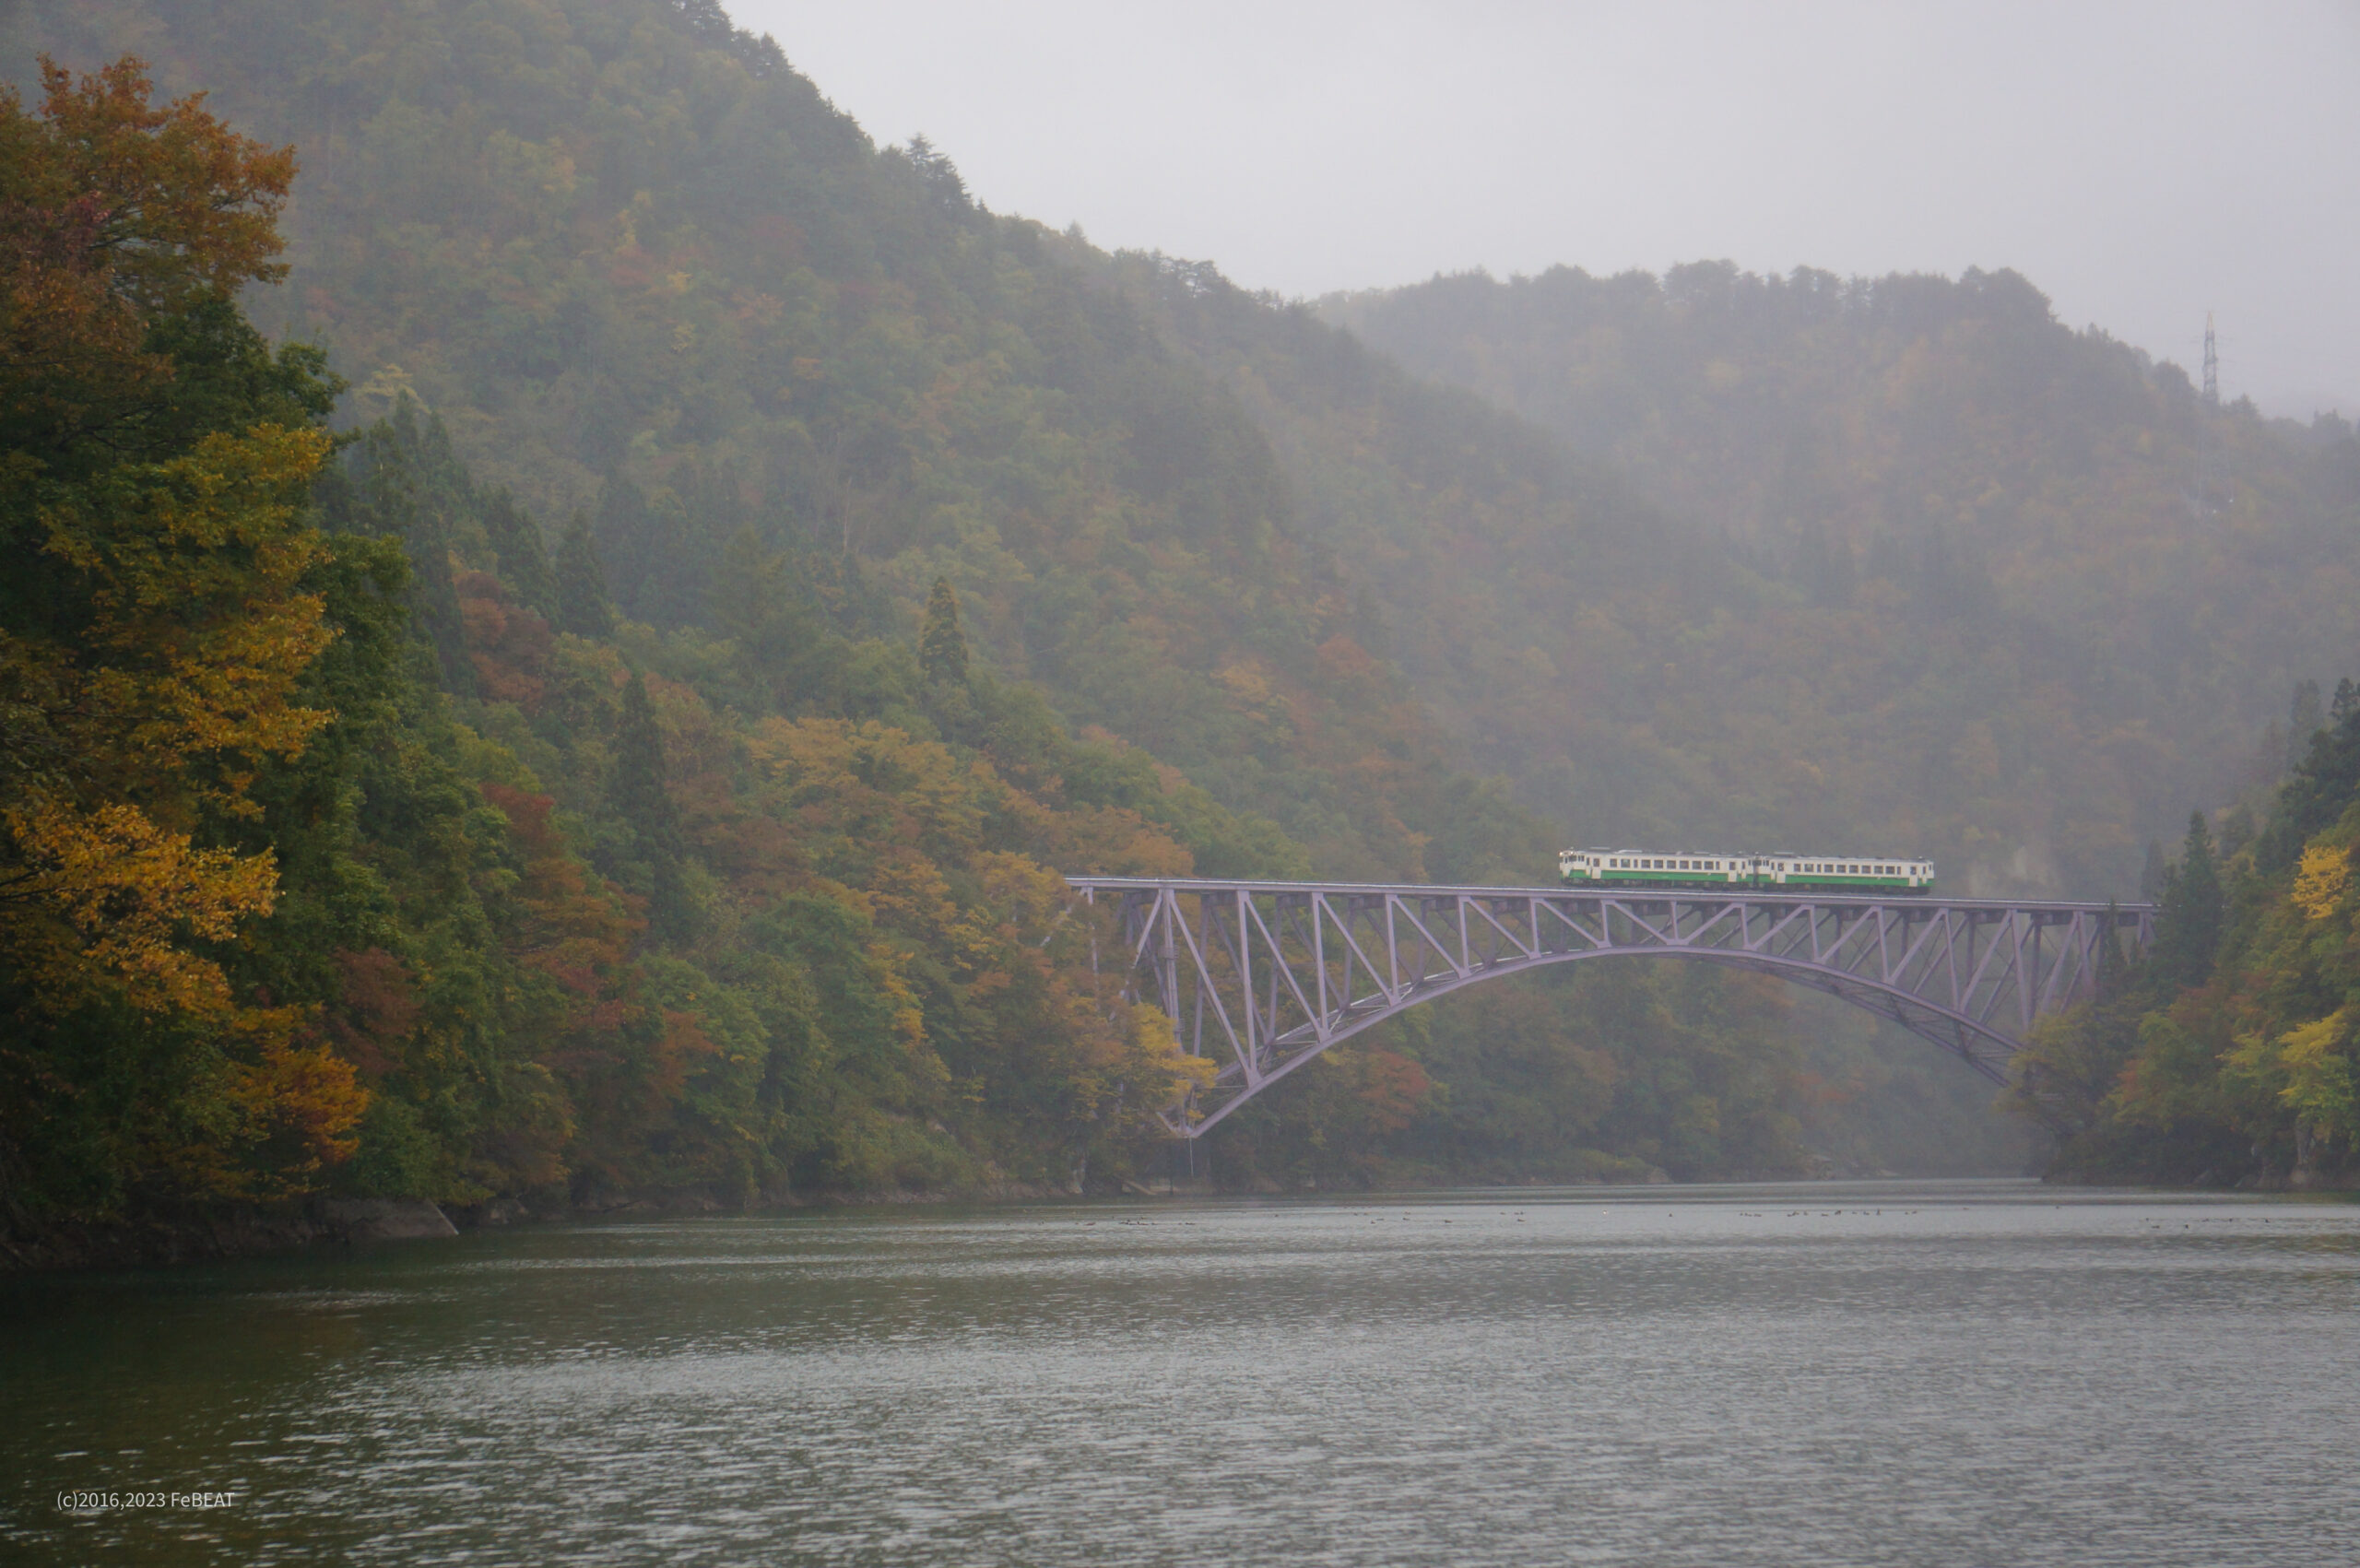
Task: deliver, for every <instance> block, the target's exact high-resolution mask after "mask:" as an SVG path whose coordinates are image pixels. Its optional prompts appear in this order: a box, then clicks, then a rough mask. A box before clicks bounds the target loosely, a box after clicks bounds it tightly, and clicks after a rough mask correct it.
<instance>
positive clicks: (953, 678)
mask: <svg viewBox="0 0 2360 1568" xmlns="http://www.w3.org/2000/svg"><path fill="white" fill-rule="evenodd" d="M918 668H919V670H920V671H921V672H923V673H924V675H925V676H926V679H927V680H928V681H939V682H943V683H946V684H949V685H952V686H963V685H965V684H966V680H967V637H966V633H964V632H962V631H960V630H959V595H957V594H955V593H953V592H951V589H950V579H949V578H947V577H938V578H936V579H935V580H934V591H933V592H932V593H930V594H928V595H926V624H925V626H924V627H923V629H921V630H920V631H919V632H918Z"/></svg>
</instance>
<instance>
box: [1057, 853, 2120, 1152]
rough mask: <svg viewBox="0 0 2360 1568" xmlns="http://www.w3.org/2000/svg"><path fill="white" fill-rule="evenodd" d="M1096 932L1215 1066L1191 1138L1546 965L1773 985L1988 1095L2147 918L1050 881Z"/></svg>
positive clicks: (1920, 904)
mask: <svg viewBox="0 0 2360 1568" xmlns="http://www.w3.org/2000/svg"><path fill="white" fill-rule="evenodd" d="M1068 880H1069V881H1070V883H1071V885H1072V886H1073V888H1074V889H1075V890H1076V892H1077V893H1078V894H1079V895H1080V897H1081V898H1082V899H1083V900H1085V901H1087V902H1090V903H1091V904H1092V905H1093V906H1097V907H1101V908H1104V909H1106V910H1107V911H1108V913H1109V914H1111V915H1112V916H1113V923H1114V927H1115V932H1116V933H1117V938H1116V939H1117V940H1118V941H1119V942H1120V944H1121V947H1122V951H1121V952H1120V953H1119V954H1111V955H1103V961H1114V962H1116V963H1120V964H1123V965H1127V970H1128V973H1129V975H1130V979H1131V988H1132V990H1133V993H1134V994H1135V995H1136V996H1139V998H1141V999H1144V1000H1148V1001H1151V1002H1153V1003H1155V1004H1156V1005H1158V1006H1160V1007H1161V1008H1162V1009H1163V1011H1164V1013H1165V1014H1166V1015H1167V1016H1168V1017H1169V1018H1171V1020H1173V1023H1174V1028H1175V1030H1176V1031H1177V1032H1178V1034H1179V1038H1180V1040H1181V1043H1183V1044H1184V1045H1186V1046H1187V1047H1188V1048H1189V1049H1190V1050H1192V1051H1194V1052H1196V1053H1197V1054H1198V1055H1208V1056H1211V1057H1213V1058H1214V1059H1215V1060H1216V1061H1218V1062H1219V1063H1220V1072H1219V1077H1218V1079H1216V1081H1215V1083H1214V1085H1213V1087H1212V1089H1211V1090H1210V1091H1207V1092H1206V1093H1204V1094H1202V1095H1200V1096H1199V1097H1198V1100H1197V1101H1196V1102H1195V1103H1193V1104H1191V1105H1189V1106H1186V1107H1183V1108H1179V1109H1177V1110H1175V1111H1174V1113H1173V1114H1171V1115H1170V1116H1169V1117H1168V1118H1167V1120H1169V1122H1170V1123H1171V1125H1172V1126H1173V1130H1174V1132H1176V1133H1179V1134H1181V1135H1182V1136H1185V1137H1195V1136H1198V1134H1201V1133H1202V1132H1204V1131H1205V1130H1207V1129H1209V1127H1211V1126H1213V1125H1214V1124H1216V1123H1218V1122H1219V1121H1220V1120H1221V1118H1223V1117H1224V1116H1226V1115H1228V1114H1230V1113H1231V1112H1232V1111H1233V1110H1235V1109H1236V1108H1237V1107H1238V1106H1239V1105H1242V1104H1244V1103H1245V1102H1246V1101H1248V1100H1250V1099H1252V1098H1253V1097H1254V1096H1255V1095H1257V1094H1258V1093H1260V1092H1261V1091H1262V1090H1263V1089H1265V1088H1266V1087H1268V1085H1269V1084H1271V1083H1273V1082H1276V1081H1277V1080H1278V1079H1281V1078H1283V1077H1285V1076H1286V1075H1287V1074H1288V1073H1290V1072H1292V1071H1293V1070H1294V1069H1295V1068H1296V1067H1300V1066H1302V1065H1303V1064H1304V1063H1305V1062H1307V1061H1309V1060H1311V1059H1312V1058H1313V1057H1315V1056H1316V1055H1319V1054H1320V1053H1321V1052H1323V1051H1325V1050H1327V1048H1328V1047H1330V1046H1332V1045H1334V1044H1336V1043H1339V1042H1340V1041H1342V1040H1346V1039H1349V1038H1350V1037H1351V1036H1352V1035H1354V1034H1357V1033H1359V1032H1361V1031H1363V1030H1364V1029H1367V1028H1369V1027H1371V1026H1372V1025H1374V1024H1376V1023H1378V1022H1381V1021H1382V1020H1385V1019H1387V1018H1390V1017H1392V1016H1393V1015H1394V1014H1396V1013H1398V1012H1400V1011H1402V1010H1404V1009H1405V1008H1411V1007H1416V1006H1418V1005H1420V1004H1421V1003H1423V1002H1426V1001H1431V1000H1433V999H1434V998H1435V997H1438V996H1444V995H1446V994H1448V993H1449V992H1451V991H1455V990H1457V989H1460V988H1461V987H1464V986H1467V985H1470V984H1478V983H1480V982H1481V981H1483V980H1487V979H1493V978H1498V977H1501V976H1504V975H1506V974H1510V973H1518V972H1521V971H1523V970H1527V969H1532V968H1537V967H1540V966H1541V965H1544V964H1551V963H1563V962H1568V961H1575V960H1583V959H1593V958H1607V957H1632V956H1642V955H1652V956H1658V957H1682V958H1689V959H1694V960H1699V961H1705V962H1710V963H1718V964H1722V965H1725V966H1728V967H1732V968H1739V969H1747V970H1752V971H1755V972H1758V973H1766V974H1775V975H1778V976H1781V977H1783V978H1785V979H1788V980H1791V981H1794V982H1796V983H1797V984H1803V985H1808V986H1811V987H1812V988H1813V989H1816V990H1820V991H1823V992H1825V993H1827V994H1829V995H1831V996H1839V997H1841V998H1843V999H1844V1000H1846V1001H1847V1002H1850V1003H1852V1004H1854V1005H1855V1006H1858V1007H1862V1008H1868V1009H1869V1010H1870V1011H1871V1012H1874V1013H1876V1014H1878V1015H1879V1016H1881V1017H1883V1018H1886V1019H1889V1020H1892V1021H1893V1022H1894V1023H1897V1024H1899V1025H1900V1026H1901V1027H1903V1028H1905V1029H1907V1030H1909V1031H1911V1032H1914V1033H1916V1034H1917V1035H1919V1036H1921V1037H1922V1038H1924V1039H1927V1040H1929V1041H1931V1042H1932V1043H1935V1044H1936V1045H1938V1046H1940V1047H1941V1048H1942V1049H1943V1050H1946V1051H1949V1052H1951V1053H1952V1054H1953V1055H1957V1056H1959V1057H1960V1058H1962V1059H1963V1060H1965V1062H1966V1063H1967V1064H1968V1065H1969V1066H1971V1067H1974V1068H1975V1069H1976V1071H1978V1072H1980V1073H1982V1074H1983V1075H1984V1076H1986V1077H1987V1078H1990V1079H1993V1080H1994V1081H2000V1080H2003V1079H2004V1078H2005V1076H2006V1065H2007V1060H2008V1058H2009V1056H2011V1055H2012V1054H2013V1053H2014V1052H2015V1051H2016V1050H2017V1049H2018V1048H2019V1046H2020V1045H2021V1043H2022V1042H2023V1039H2024V1035H2025V1033H2026V1032H2028V1031H2029V1030H2030V1029H2031V1027H2032V1024H2033V1022H2034V1020H2035V1019H2037V1018H2038V1017H2040V1016H2041V1015H2042V1014H2044V1013H2047V1012H2051V1011H2055V1010H2057V1009H2058V1008H2063V1007H2066V1006H2070V1005H2071V1003H2073V1002H2075V1001H2078V1000H2080V999H2082V998H2083V997H2084V996H2088V995H2090V994H2091V992H2092V991H2093V990H2094V986H2095V983H2096V979H2097V975H2098V972H2099V968H2100V958H2101V950H2100V943H2101V942H2103V941H2105V940H2106V939H2107V938H2108V937H2112V939H2114V940H2116V941H2117V942H2118V943H2121V942H2128V943H2130V945H2131V946H2132V947H2133V948H2135V949H2139V950H2143V949H2144V948H2145V947H2146V945H2147V943H2148V942H2149V941H2150V940H2151V939H2152V937H2153V909H2152V908H2151V907H2150V906H2147V905H2143V904H2142V905H2120V906H2118V905H2111V904H2096V903H2079V902H2027V901H2001V900H1960V899H1939V898H1927V897H1912V896H1906V895H1904V896H1896V897H1861V896H1857V895H1850V894H1841V895H1834V896H1830V895H1827V894H1824V893H1776V892H1770V893H1756V892H1751V891H1740V890H1719V889H1710V890H1669V891H1667V890H1653V889H1650V890H1643V891H1642V890H1604V889H1599V890H1590V889H1560V888H1438V887H1428V886H1423V885H1415V884H1410V885H1374V884H1372V885H1363V884H1353V883H1328V882H1259V881H1215V880H1201V879H1150V878H1088V877H1081V878H1068Z"/></svg>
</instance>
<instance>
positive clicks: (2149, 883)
mask: <svg viewBox="0 0 2360 1568" xmlns="http://www.w3.org/2000/svg"><path fill="white" fill-rule="evenodd" d="M2170 874H2171V862H2170V861H2168V860H2165V858H2164V844H2163V841H2162V840H2161V839H2149V840H2148V841H2147V864H2146V865H2145V866H2144V867H2141V868H2140V872H2139V902H2142V903H2160V902H2163V897H2164V883H2165V878H2167V877H2169V875H2170Z"/></svg>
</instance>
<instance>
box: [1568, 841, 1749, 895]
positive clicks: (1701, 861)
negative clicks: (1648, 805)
mask: <svg viewBox="0 0 2360 1568" xmlns="http://www.w3.org/2000/svg"><path fill="white" fill-rule="evenodd" d="M1755 861H1756V857H1755V856H1753V855H1731V854H1729V853H1728V852H1727V851H1716V850H1684V851H1673V850H1656V849H1569V850H1567V851H1565V852H1564V853H1563V855H1559V856H1558V857H1557V874H1558V876H1560V877H1561V878H1563V879H1564V880H1565V882H1566V883H1567V884H1568V885H1569V886H1573V887H1577V888H1746V887H1752V885H1753V878H1754V875H1755V873H1754V865H1755Z"/></svg>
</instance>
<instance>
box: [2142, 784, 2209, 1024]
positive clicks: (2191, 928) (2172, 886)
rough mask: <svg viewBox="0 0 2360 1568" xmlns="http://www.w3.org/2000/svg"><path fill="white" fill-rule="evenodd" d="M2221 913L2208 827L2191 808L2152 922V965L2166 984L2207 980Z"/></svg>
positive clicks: (2166, 873) (2181, 984)
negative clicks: (2184, 835)
mask: <svg viewBox="0 0 2360 1568" xmlns="http://www.w3.org/2000/svg"><path fill="white" fill-rule="evenodd" d="M2224 913H2225V903H2224V899H2223V897H2222V893H2221V867H2220V863H2219V860H2218V857H2217V856H2215V855H2214V854H2213V851H2212V830H2211V829H2210V828H2208V827H2206V826H2205V823H2204V813H2203V812H2201V811H2193V812H2190V813H2189V819H2188V842H2187V843H2185V844H2184V845H2183V846H2182V847H2181V849H2180V857H2179V864H2178V865H2177V866H2175V867H2172V868H2171V869H2170V870H2169V871H2167V872H2165V875H2164V897H2163V908H2162V910H2161V911H2160V912H2158V914H2157V915H2156V920H2155V968H2156V971H2157V973H2159V974H2160V975H2161V976H2162V977H2163V979H2164V981H2165V984H2169V985H2173V986H2177V987H2182V988H2185V987H2188V986H2191V985H2201V984H2204V983H2205V982H2206V981H2207V980H2210V979H2211V978H2212V961H2213V959H2214V957H2215V956H2216V955H2217V954H2218V953H2219V951H2220V949H2221V925H2222V919H2223V916H2224Z"/></svg>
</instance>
